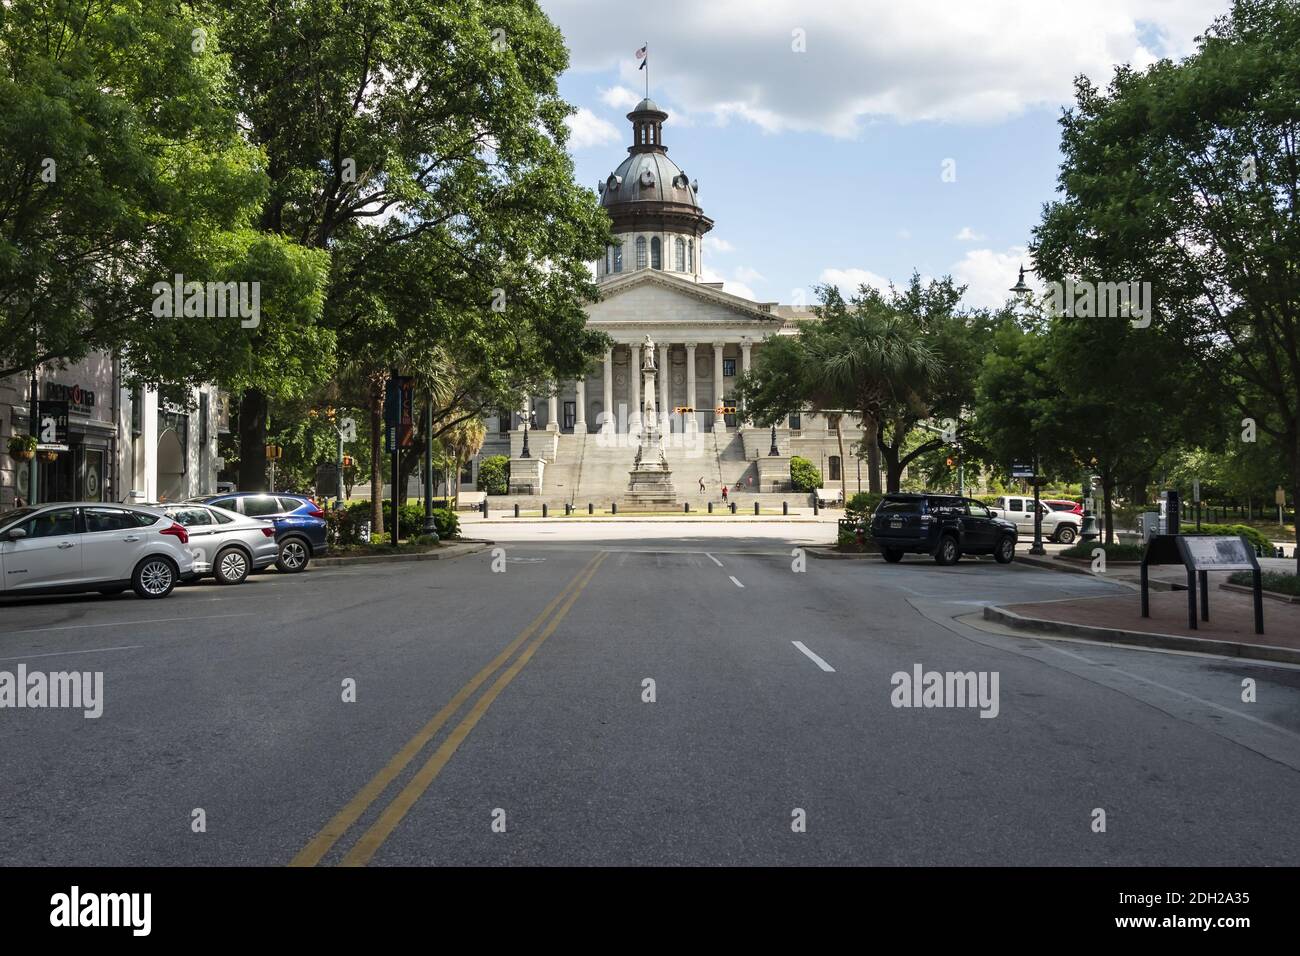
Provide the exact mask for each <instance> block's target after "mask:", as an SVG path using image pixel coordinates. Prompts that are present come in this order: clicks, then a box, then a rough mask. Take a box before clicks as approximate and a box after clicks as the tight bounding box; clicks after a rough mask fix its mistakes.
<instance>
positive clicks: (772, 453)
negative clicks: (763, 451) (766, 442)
mask: <svg viewBox="0 0 1300 956" xmlns="http://www.w3.org/2000/svg"><path fill="white" fill-rule="evenodd" d="M780 455H781V452H780V451H778V450H777V447H776V422H773V423H772V447H771V448H769V449H768V452H767V456H768V457H769V458H778V457H780Z"/></svg>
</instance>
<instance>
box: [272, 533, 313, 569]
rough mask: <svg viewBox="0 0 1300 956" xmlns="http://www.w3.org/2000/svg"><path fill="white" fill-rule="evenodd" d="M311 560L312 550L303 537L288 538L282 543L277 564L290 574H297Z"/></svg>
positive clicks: (276, 560)
mask: <svg viewBox="0 0 1300 956" xmlns="http://www.w3.org/2000/svg"><path fill="white" fill-rule="evenodd" d="M310 561H311V550H310V549H309V548H308V547H307V542H306V541H304V540H303V539H302V538H286V539H285V540H284V544H282V545H280V556H279V557H278V558H276V559H275V566H276V567H277V568H279V569H280V570H281V571H284V572H286V573H288V574H297V573H298V572H299V571H301V570H303V569H304V568H305V567H307V564H308V562H310Z"/></svg>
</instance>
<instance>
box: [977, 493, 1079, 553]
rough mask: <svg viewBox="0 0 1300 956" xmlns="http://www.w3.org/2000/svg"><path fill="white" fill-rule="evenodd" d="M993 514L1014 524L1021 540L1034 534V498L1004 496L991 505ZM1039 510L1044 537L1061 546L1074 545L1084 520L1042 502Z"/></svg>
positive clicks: (1028, 496) (1030, 496) (1029, 496)
mask: <svg viewBox="0 0 1300 956" xmlns="http://www.w3.org/2000/svg"><path fill="white" fill-rule="evenodd" d="M989 508H990V509H991V510H992V511H993V514H994V515H996V516H997V517H999V518H1006V519H1007V520H1008V521H1011V522H1014V523H1015V526H1016V528H1017V530H1019V532H1020V536H1021V538H1024V537H1025V535H1029V536H1031V537H1032V536H1033V533H1034V496H1033V495H1003V496H1002V497H1001V498H999V499H998V500H997V501H996V502H994V503H993V504H991V505H989ZM1038 509H1039V511H1040V513H1041V514H1042V516H1043V537H1044V538H1048V539H1050V540H1052V541H1059V542H1060V543H1061V544H1073V543H1074V540H1075V539H1076V538H1078V537H1079V531H1080V530H1081V529H1082V528H1083V518H1082V517H1080V516H1079V515H1077V514H1074V513H1073V512H1071V511H1053V510H1052V509H1051V508H1049V507H1048V506H1047V505H1046V504H1044V503H1043V502H1042V501H1040V502H1039V503H1038Z"/></svg>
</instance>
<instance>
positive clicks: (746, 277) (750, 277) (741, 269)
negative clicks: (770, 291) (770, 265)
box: [733, 266, 763, 282]
mask: <svg viewBox="0 0 1300 956" xmlns="http://www.w3.org/2000/svg"><path fill="white" fill-rule="evenodd" d="M733 274H734V275H735V277H736V279H737V281H740V282H762V281H763V274H762V273H761V272H759V271H758V270H757V269H751V268H750V267H749V266H737V267H736V268H735V270H734V271H733Z"/></svg>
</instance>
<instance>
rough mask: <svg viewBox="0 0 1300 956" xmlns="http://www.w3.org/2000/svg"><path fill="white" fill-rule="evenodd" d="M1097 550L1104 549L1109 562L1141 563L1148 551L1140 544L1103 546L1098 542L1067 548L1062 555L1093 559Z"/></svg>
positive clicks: (1081, 543)
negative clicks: (1093, 553)
mask: <svg viewBox="0 0 1300 956" xmlns="http://www.w3.org/2000/svg"><path fill="white" fill-rule="evenodd" d="M1097 548H1102V549H1103V550H1104V551H1105V552H1106V560H1108V561H1141V560H1142V554H1143V552H1144V551H1145V550H1146V548H1145V547H1144V546H1143V545H1140V544H1102V543H1101V541H1100V540H1096V541H1080V542H1079V543H1078V544H1076V545H1075V546H1074V547H1072V548H1066V549H1065V550H1064V551H1062V552H1061V554H1062V556H1064V557H1067V558H1091V557H1092V552H1093V551H1095V550H1096V549H1097Z"/></svg>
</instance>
